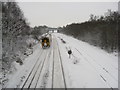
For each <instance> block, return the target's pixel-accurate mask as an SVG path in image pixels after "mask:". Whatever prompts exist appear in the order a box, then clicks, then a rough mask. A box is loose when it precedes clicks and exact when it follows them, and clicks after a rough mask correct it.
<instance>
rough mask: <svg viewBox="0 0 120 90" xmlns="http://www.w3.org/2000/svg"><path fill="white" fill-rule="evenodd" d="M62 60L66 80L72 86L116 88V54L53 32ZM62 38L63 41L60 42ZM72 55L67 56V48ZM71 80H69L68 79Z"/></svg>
mask: <svg viewBox="0 0 120 90" xmlns="http://www.w3.org/2000/svg"><path fill="white" fill-rule="evenodd" d="M54 35H55V36H56V37H57V41H58V46H59V49H60V52H61V57H62V60H63V66H64V70H65V73H66V74H65V76H66V79H67V80H66V81H68V82H71V83H69V84H70V87H73V88H117V87H118V56H115V55H113V54H109V53H107V52H105V51H104V50H101V49H99V48H97V47H94V46H91V45H89V44H88V43H85V42H82V41H79V40H77V39H75V38H73V37H70V36H66V35H63V34H59V33H56V34H54ZM61 39H62V40H64V41H65V43H62V41H61ZM68 49H71V50H72V53H73V55H71V58H69V56H68V53H67V50H68ZM70 80H71V81H70Z"/></svg>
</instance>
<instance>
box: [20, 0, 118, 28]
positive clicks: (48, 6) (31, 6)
mask: <svg viewBox="0 0 120 90" xmlns="http://www.w3.org/2000/svg"><path fill="white" fill-rule="evenodd" d="M18 5H19V6H20V8H21V9H22V11H23V12H24V16H25V17H26V18H27V20H28V22H29V23H30V26H32V27H34V26H40V25H47V26H49V27H59V26H65V25H67V24H70V23H79V22H84V21H86V20H88V19H89V15H90V14H94V15H104V13H105V12H106V11H107V10H108V9H111V10H112V11H116V10H118V3H117V2H84V3H83V2H19V3H18Z"/></svg>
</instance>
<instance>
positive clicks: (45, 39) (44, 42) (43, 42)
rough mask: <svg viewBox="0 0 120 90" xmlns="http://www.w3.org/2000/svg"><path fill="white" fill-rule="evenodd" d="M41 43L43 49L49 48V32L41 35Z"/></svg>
mask: <svg viewBox="0 0 120 90" xmlns="http://www.w3.org/2000/svg"><path fill="white" fill-rule="evenodd" d="M41 45H42V48H43V49H46V48H49V47H50V46H51V34H47V35H44V36H42V38H41Z"/></svg>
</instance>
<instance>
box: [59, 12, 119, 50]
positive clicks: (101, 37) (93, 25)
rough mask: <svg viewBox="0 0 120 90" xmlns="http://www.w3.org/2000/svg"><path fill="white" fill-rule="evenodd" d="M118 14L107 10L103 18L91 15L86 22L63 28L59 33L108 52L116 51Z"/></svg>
mask: <svg viewBox="0 0 120 90" xmlns="http://www.w3.org/2000/svg"><path fill="white" fill-rule="evenodd" d="M119 26H120V14H119V13H118V12H117V11H111V10H108V12H107V13H106V15H104V16H96V15H93V14H91V15H90V18H89V20H88V21H86V22H83V23H72V24H70V25H67V26H64V27H63V28H62V30H61V31H60V32H61V33H64V34H67V35H71V36H73V37H75V38H77V39H80V40H82V41H85V42H88V43H90V44H92V45H95V46H98V47H100V48H102V49H104V50H106V51H108V52H114V51H115V52H116V51H118V48H119V47H118V34H119V32H118V31H119Z"/></svg>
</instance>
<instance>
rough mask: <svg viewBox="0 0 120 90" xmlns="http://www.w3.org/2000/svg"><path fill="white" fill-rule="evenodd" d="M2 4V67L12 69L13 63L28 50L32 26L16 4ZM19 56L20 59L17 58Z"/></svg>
mask: <svg viewBox="0 0 120 90" xmlns="http://www.w3.org/2000/svg"><path fill="white" fill-rule="evenodd" d="M0 3H2V65H3V69H8V70H9V69H10V67H11V63H12V62H13V61H15V60H16V59H17V58H18V57H19V55H18V54H17V53H18V52H20V53H21V55H22V53H23V52H24V51H25V50H26V47H27V44H26V39H27V38H28V37H29V35H30V26H29V24H28V22H27V21H26V18H25V17H24V15H23V12H22V10H21V9H20V8H19V6H18V5H17V3H16V2H0ZM17 56H18V57H17Z"/></svg>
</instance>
